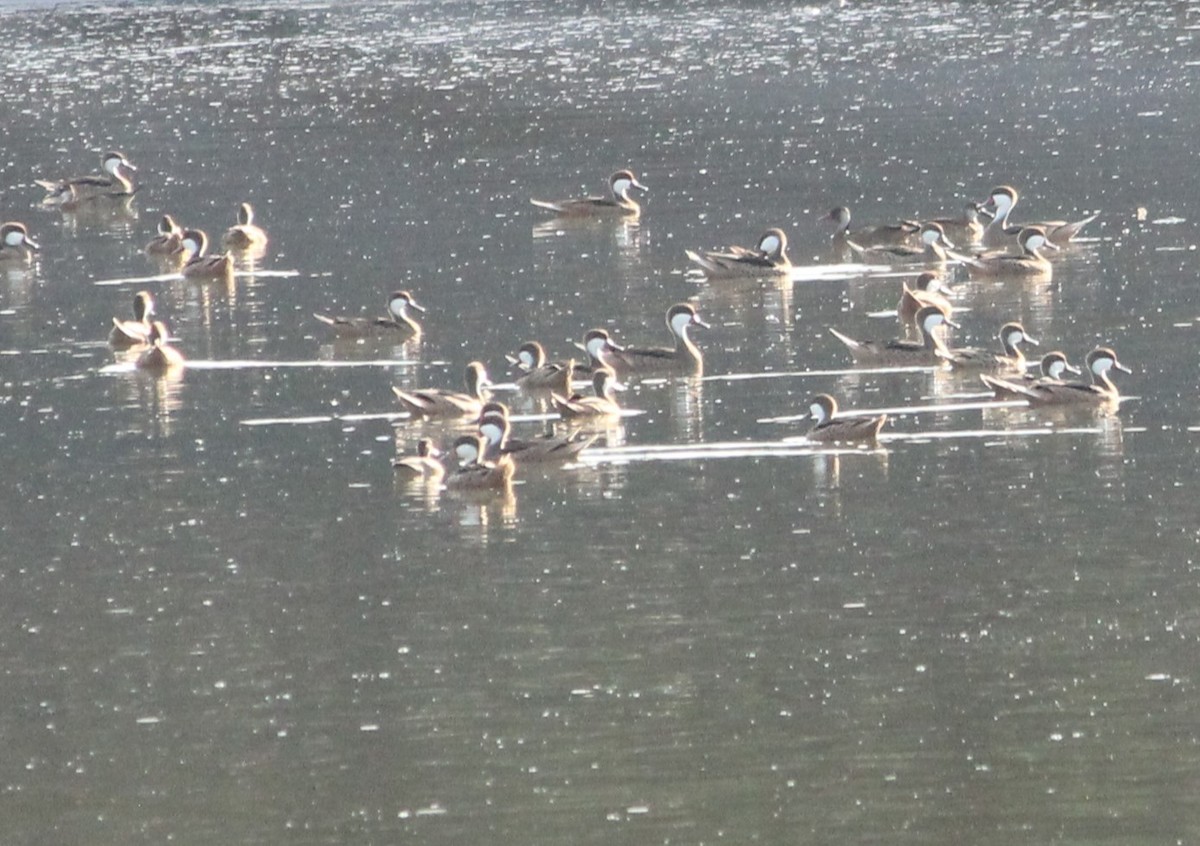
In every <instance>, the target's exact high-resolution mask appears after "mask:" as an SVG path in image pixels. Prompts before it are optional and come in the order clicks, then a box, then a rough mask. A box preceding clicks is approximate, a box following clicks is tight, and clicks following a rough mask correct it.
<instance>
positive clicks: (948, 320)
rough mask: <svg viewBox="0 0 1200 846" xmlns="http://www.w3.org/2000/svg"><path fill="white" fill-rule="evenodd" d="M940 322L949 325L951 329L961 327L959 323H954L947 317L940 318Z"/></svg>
mask: <svg viewBox="0 0 1200 846" xmlns="http://www.w3.org/2000/svg"><path fill="white" fill-rule="evenodd" d="M942 322H943V323H945V324H946V325H947V326H949V327H950V328H951V329H961V328H962V326H961V325H959V324H958V323H955V322H954V321H953V320H951V319H950V318H949V317H946V318H944V319H943V320H942Z"/></svg>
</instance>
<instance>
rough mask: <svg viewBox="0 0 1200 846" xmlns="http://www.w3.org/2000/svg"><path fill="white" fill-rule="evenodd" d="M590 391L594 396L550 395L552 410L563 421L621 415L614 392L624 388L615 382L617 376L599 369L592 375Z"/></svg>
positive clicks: (608, 370)
mask: <svg viewBox="0 0 1200 846" xmlns="http://www.w3.org/2000/svg"><path fill="white" fill-rule="evenodd" d="M592 390H593V391H594V392H595V396H590V397H585V396H583V395H582V394H572V395H571V396H569V397H564V396H561V395H559V394H551V395H550V403H551V405H553V406H554V410H555V411H557V412H558V413H559V415H561V416H562V417H563V419H565V420H570V419H574V418H584V417H616V416H618V415H619V414H620V413H621V406H620V405H619V404H618V403H617V400H616V396H615V392H616V391H623V390H625V386H624V385H622V384H621V383H620V382H618V381H617V374H616V373H614V372H613V371H612V370H610V369H609V368H607V367H599V368H597V369H596V371H595V372H594V373H593V374H592Z"/></svg>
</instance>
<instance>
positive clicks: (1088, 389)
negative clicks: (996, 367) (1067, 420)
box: [979, 347, 1133, 408]
mask: <svg viewBox="0 0 1200 846" xmlns="http://www.w3.org/2000/svg"><path fill="white" fill-rule="evenodd" d="M1084 361H1085V363H1086V364H1087V369H1088V373H1089V374H1091V381H1090V382H1067V381H1064V380H1063V379H1062V375H1063V373H1065V372H1067V371H1070V372H1071V373H1076V374H1078V373H1079V372H1080V371H1079V368H1078V367H1072V366H1071V365H1070V364H1068V363H1067V358H1066V356H1065V355H1063V354H1062V353H1060V352H1055V353H1049V354H1048V355H1046V357H1045V358H1043V359H1042V375H1041V377H1032V376H1029V375H1025V376H1024V377H1023V378H1020V379H1012V378H1000V377H997V376H989V375H988V374H986V373H984V374H983V375H981V376H980V377H979V378H980V379H982V380H983V384H984V385H986V386H987V387H989V388H991V389H992V393H993V394H994V395H995V396H996V397H997V398H998V399H1023V400H1026V401H1027V402H1028V403H1029V404H1030V405H1031V406H1035V407H1037V406H1062V405H1089V406H1094V407H1102V408H1110V407H1115V406H1117V405H1118V404H1119V403H1120V401H1121V394H1120V392H1119V391H1118V390H1117V386H1116V385H1115V384H1113V381H1112V379H1111V378H1110V377H1109V375H1108V374H1109V372H1110V371H1112V370H1117V371H1119V372H1121V373H1132V372H1133V371H1132V370H1130V369H1129V368H1128V367H1126V366H1125V365H1124V364H1122V363H1121V362H1120V360H1119V359H1118V358H1117V354H1116V353H1115V352H1114V351H1113V350H1112V348H1111V347H1096V348H1095V349H1094V350H1092V351H1091V352H1089V353H1088V354H1087V357H1086V359H1085V360H1084Z"/></svg>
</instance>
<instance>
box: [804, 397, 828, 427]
mask: <svg viewBox="0 0 1200 846" xmlns="http://www.w3.org/2000/svg"><path fill="white" fill-rule="evenodd" d="M808 413H809V414H811V415H812V419H813V420H816V421H817V423H824V422H825V417H826V415H825V406H823V405H821V404H820V403H818V402H814V403H813V404H812V405H810V406H809V407H808Z"/></svg>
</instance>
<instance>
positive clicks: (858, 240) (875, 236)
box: [820, 206, 921, 247]
mask: <svg viewBox="0 0 1200 846" xmlns="http://www.w3.org/2000/svg"><path fill="white" fill-rule="evenodd" d="M820 219H821V220H827V221H832V222H833V223H834V224H835V225H836V228H835V229H834V231H833V240H834V241H853V242H854V243H855V244H858V245H859V246H860V247H874V246H878V245H881V244H911V243H912V241H913V238H914V236H916V234H917V233H918V232H920V231H921V224H919V223H917V222H916V221H914V220H900V221H897V222H896V223H881V224H878V225H875V226H864V227H862V228H861V229H855V230H854V231H853V232H851V231H850V209H848V208H846V207H845V206H838V207H837V208H834V209H830V211H829V213H828V214H826V215H822V216H821V218H820Z"/></svg>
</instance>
